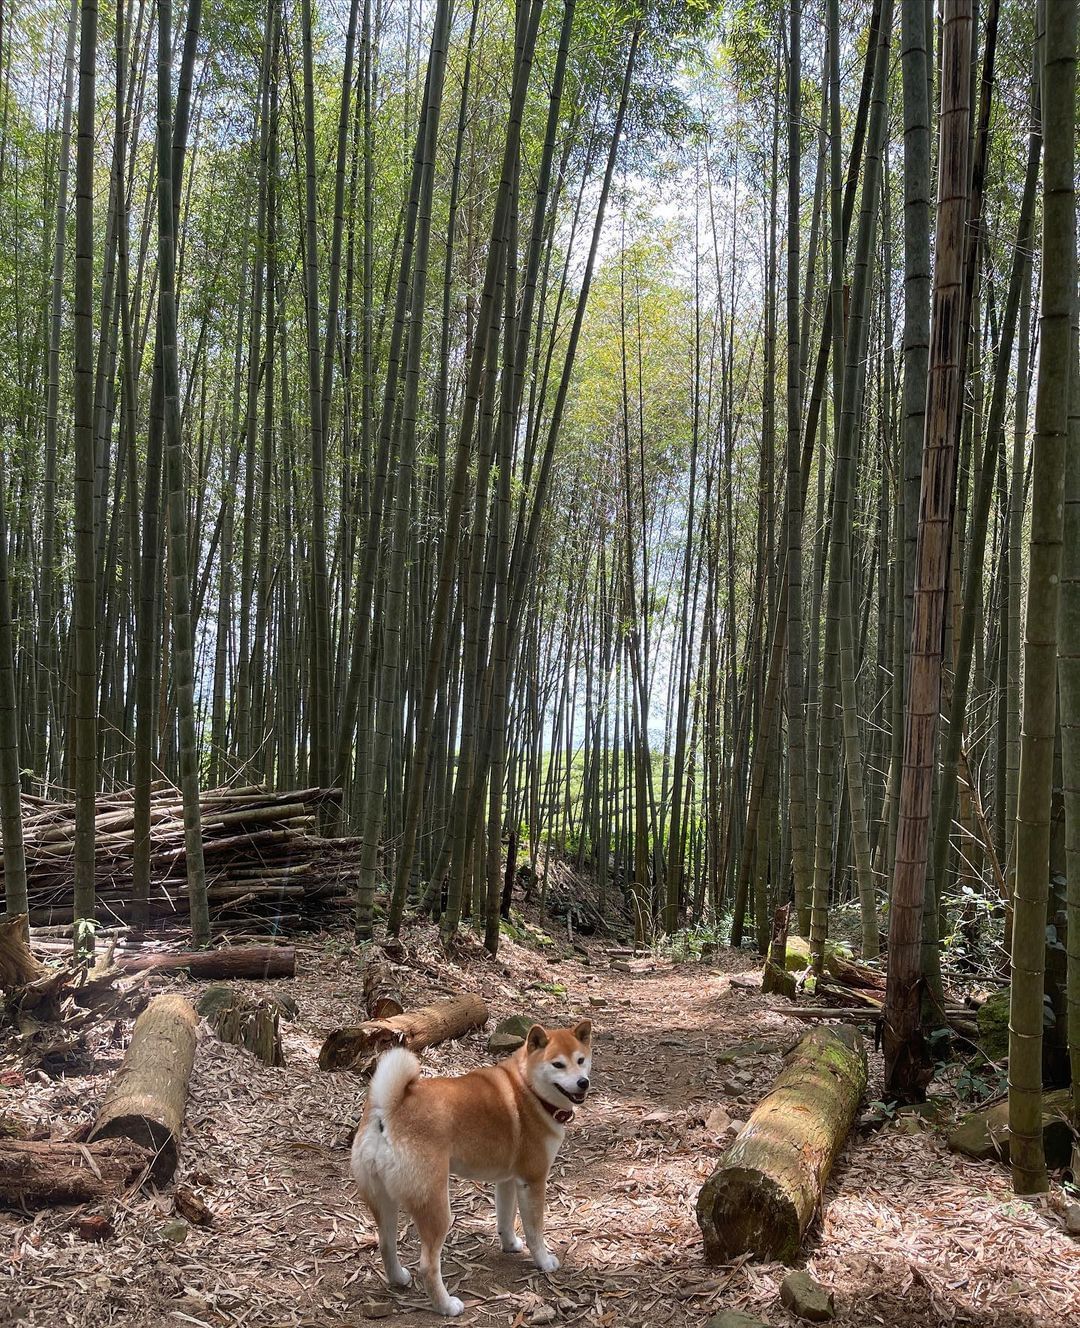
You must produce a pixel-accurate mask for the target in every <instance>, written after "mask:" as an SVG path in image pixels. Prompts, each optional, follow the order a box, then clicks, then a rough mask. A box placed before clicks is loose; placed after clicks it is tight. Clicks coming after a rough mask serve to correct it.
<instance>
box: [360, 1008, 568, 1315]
mask: <svg viewBox="0 0 1080 1328" xmlns="http://www.w3.org/2000/svg"><path fill="white" fill-rule="evenodd" d="M591 1034H592V1024H591V1023H590V1021H589V1020H587V1019H585V1020H582V1022H581V1023H579V1024H577V1025H575V1027H573V1028H552V1029H546V1028H542V1027H541V1026H540V1025H539V1024H534V1025H533V1027H532V1028H531V1029H530V1030H529V1035H528V1037H527V1038H526V1040H525V1045H524V1046H523V1047H521V1048H519V1049H518V1051H516V1052H515V1053H514V1054H513V1055H512V1056H509V1057H507V1059H506V1060H504V1061H500V1062H499V1063H498V1064H497V1065H491V1066H485V1067H484V1068H483V1069H480V1070H473V1071H472V1072H471V1073H469V1074H463V1075H459V1076H457V1077H455V1078H440V1079H422V1078H421V1077H420V1062H419V1061H418V1060H417V1059H416V1057H415V1056H414V1055H413V1054H412V1052H411V1051H406V1050H404V1048H401V1047H394V1048H392V1049H391V1050H390V1051H387V1052H385V1053H384V1054H383V1056H382V1057H381V1058H380V1060H379V1063H378V1065H377V1066H376V1068H375V1074H374V1076H373V1077H372V1080H371V1087H370V1088H369V1090H368V1096H367V1102H366V1104H365V1107H364V1114H363V1116H362V1118H361V1120H360V1125H359V1127H358V1128H357V1131H356V1135H355V1137H354V1139H353V1145H352V1173H353V1175H354V1176H355V1178H356V1180H357V1182H358V1184H359V1187H360V1193H361V1196H362V1197H363V1199H364V1202H365V1203H366V1204H367V1206H368V1207H369V1208H370V1209H371V1212H372V1215H373V1216H374V1218H375V1221H376V1223H377V1225H378V1228H379V1252H380V1253H381V1255H382V1259H383V1264H384V1266H385V1268H386V1276H387V1279H388V1280H389V1281H390V1283H391V1285H393V1286H399V1287H402V1286H408V1285H409V1283H410V1281H411V1280H412V1278H411V1275H410V1273H409V1271H408V1269H407V1268H404V1267H402V1265H401V1263H400V1261H399V1260H398V1253H397V1229H398V1213H399V1211H400V1209H402V1208H404V1210H405V1211H406V1213H408V1215H409V1216H410V1217H411V1218H412V1220H413V1221H414V1222H415V1223H416V1229H417V1231H418V1232H419V1235H420V1275H421V1277H422V1278H423V1281H424V1286H425V1288H426V1290H427V1293H428V1295H429V1296H430V1298H431V1303H432V1305H433V1307H434V1308H435V1309H436V1310H437V1311H438V1312H439V1313H440V1314H445V1315H448V1316H454V1315H458V1314H460V1313H461V1311H462V1310H463V1309H464V1308H465V1307H464V1305H463V1304H462V1302H461V1301H460V1300H459V1299H458V1298H457V1296H451V1295H449V1294H448V1292H447V1290H446V1287H445V1285H444V1284H443V1279H442V1248H443V1242H444V1241H445V1240H446V1235H447V1232H448V1231H449V1230H450V1223H451V1216H450V1194H449V1178H450V1176H451V1175H453V1176H461V1177H464V1178H465V1179H467V1180H483V1181H493V1182H494V1184H495V1217H496V1223H497V1226H498V1230H499V1239H500V1241H501V1242H502V1248H503V1249H504V1250H505V1251H506V1252H507V1253H511V1252H514V1251H517V1250H520V1249H522V1248H523V1245H522V1242H521V1241H520V1240H519V1239H518V1236H517V1233H516V1231H515V1229H514V1227H515V1218H516V1216H517V1213H518V1211H519V1210H520V1212H521V1225H522V1227H523V1229H524V1231H525V1240H526V1241H527V1242H528V1246H529V1253H530V1254H531V1255H532V1258H533V1262H534V1263H535V1264H536V1266H537V1267H538V1268H541V1269H543V1271H544V1272H546V1273H550V1272H553V1271H554V1270H555V1269H556V1268H558V1266H559V1261H558V1259H557V1258H556V1257H555V1255H554V1254H552V1252H551V1250H550V1249H549V1248H548V1246H547V1244H546V1243H545V1240H544V1198H545V1191H546V1188H547V1178H548V1173H549V1172H550V1171H551V1166H552V1163H553V1162H554V1161H555V1155H556V1153H557V1152H558V1151H559V1145H560V1144H561V1143H562V1141H563V1137H564V1136H565V1134H566V1127H567V1125H568V1124H569V1123H570V1121H572V1120H573V1118H574V1107H575V1106H580V1105H581V1103H582V1102H584V1101H585V1097H586V1094H587V1093H588V1091H589V1076H590V1073H591V1070H592V1051H591V1046H590V1042H591Z"/></svg>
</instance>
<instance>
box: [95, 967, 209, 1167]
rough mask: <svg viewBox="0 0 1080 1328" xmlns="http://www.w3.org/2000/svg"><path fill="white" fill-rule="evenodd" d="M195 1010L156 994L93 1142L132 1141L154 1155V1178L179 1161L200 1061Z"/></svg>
mask: <svg viewBox="0 0 1080 1328" xmlns="http://www.w3.org/2000/svg"><path fill="white" fill-rule="evenodd" d="M195 1023H196V1020H195V1011H194V1010H193V1009H192V1007H191V1005H190V1003H189V1002H188V1001H186V1000H184V998H183V997H182V996H177V995H174V994H172V993H169V994H166V995H164V996H157V997H155V999H154V1000H152V1001H151V1002H150V1004H149V1005H148V1006H147V1007H146V1009H145V1010H144V1011H143V1012H142V1014H141V1015H139V1017H138V1019H136V1021H135V1029H134V1032H133V1033H132V1035H131V1043H130V1045H129V1046H128V1049H127V1052H126V1053H125V1055H124V1062H123V1064H122V1065H121V1066H120V1069H119V1070H118V1071H117V1072H116V1075H115V1076H114V1077H113V1080H112V1082H111V1083H110V1084H109V1087H108V1088H107V1090H106V1092H105V1100H104V1101H103V1102H102V1104H101V1110H100V1111H99V1112H98V1118H97V1121H96V1123H95V1125H94V1128H93V1130H91V1132H90V1138H91V1139H116V1138H125V1139H132V1140H134V1142H135V1143H137V1144H141V1145H142V1146H143V1147H144V1148H148V1149H150V1150H151V1152H152V1153H153V1155H154V1156H153V1161H152V1163H151V1167H150V1174H151V1176H152V1177H153V1180H154V1182H155V1183H156V1184H158V1185H162V1184H164V1183H165V1182H166V1181H168V1180H169V1179H170V1178H171V1176H172V1174H173V1172H174V1171H175V1170H176V1164H177V1161H178V1160H179V1157H180V1136H181V1133H182V1131H183V1127H184V1107H185V1105H186V1103H187V1094H188V1081H189V1080H190V1078H191V1067H192V1065H193V1064H194V1063H195Z"/></svg>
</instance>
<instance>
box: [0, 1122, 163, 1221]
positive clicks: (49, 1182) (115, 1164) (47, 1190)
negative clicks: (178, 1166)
mask: <svg viewBox="0 0 1080 1328" xmlns="http://www.w3.org/2000/svg"><path fill="white" fill-rule="evenodd" d="M152 1162H153V1154H152V1153H151V1152H149V1151H148V1150H147V1149H145V1148H142V1147H140V1145H139V1144H136V1143H133V1142H132V1141H131V1140H130V1139H99V1140H98V1141H97V1142H96V1143H91V1144H77V1143H70V1142H68V1141H67V1140H61V1139H38V1140H23V1139H4V1140H0V1208H14V1209H19V1210H22V1209H26V1208H49V1207H52V1206H53V1205H54V1204H83V1203H96V1202H98V1201H99V1200H101V1199H105V1198H108V1197H109V1196H110V1195H116V1194H121V1193H123V1191H124V1190H127V1189H128V1188H129V1187H130V1186H132V1185H134V1184H136V1183H137V1182H138V1181H139V1179H140V1177H142V1176H143V1175H144V1174H145V1173H146V1172H147V1170H148V1168H149V1167H150V1165H151V1163H152Z"/></svg>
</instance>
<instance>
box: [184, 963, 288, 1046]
mask: <svg viewBox="0 0 1080 1328" xmlns="http://www.w3.org/2000/svg"><path fill="white" fill-rule="evenodd" d="M197 1008H198V1011H199V1014H201V1015H202V1017H203V1018H204V1019H205V1020H206V1021H207V1022H208V1023H209V1025H210V1027H211V1028H212V1029H213V1030H214V1032H215V1033H216V1034H217V1035H218V1037H219V1038H220V1039H221V1040H222V1042H229V1043H231V1044H232V1045H233V1046H234V1047H243V1048H244V1050H245V1051H250V1052H251V1054H252V1055H253V1056H255V1057H257V1058H258V1059H259V1060H260V1061H262V1063H263V1064H264V1065H284V1064H285V1053H284V1051H282V1048H281V1032H280V1029H279V1027H278V1020H279V1018H280V1015H281V1007H280V1006H279V1005H278V1003H277V1002H276V1001H274V1000H262V999H260V998H259V997H254V996H248V995H247V994H246V993H245V992H242V991H237V990H236V989H235V988H234V987H227V986H225V985H224V984H223V983H217V984H215V985H214V986H212V987H207V989H206V990H205V991H204V992H203V994H202V996H201V997H200V998H199V1004H198V1007H197Z"/></svg>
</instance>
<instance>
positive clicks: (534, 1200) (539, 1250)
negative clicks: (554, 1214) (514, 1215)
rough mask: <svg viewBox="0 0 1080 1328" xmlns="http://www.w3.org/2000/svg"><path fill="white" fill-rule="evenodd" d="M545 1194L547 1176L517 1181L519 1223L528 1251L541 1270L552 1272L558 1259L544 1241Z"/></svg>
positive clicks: (557, 1264) (556, 1265)
mask: <svg viewBox="0 0 1080 1328" xmlns="http://www.w3.org/2000/svg"><path fill="white" fill-rule="evenodd" d="M546 1194H547V1178H546V1177H545V1178H544V1179H543V1180H535V1181H524V1180H523V1181H518V1187H517V1197H518V1206H519V1207H520V1209H521V1225H522V1226H523V1227H524V1228H525V1239H526V1240H527V1241H528V1244H529V1253H530V1254H531V1255H532V1257H533V1263H534V1264H536V1266H537V1268H539V1269H540V1270H541V1272H545V1273H553V1272H554V1271H555V1269H556V1268H558V1266H559V1261H558V1259H556V1257H555V1256H554V1254H552V1252H551V1251H550V1250H549V1249H548V1247H547V1245H546V1244H545V1243H544V1201H545V1198H546Z"/></svg>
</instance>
